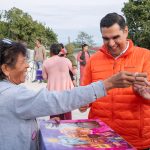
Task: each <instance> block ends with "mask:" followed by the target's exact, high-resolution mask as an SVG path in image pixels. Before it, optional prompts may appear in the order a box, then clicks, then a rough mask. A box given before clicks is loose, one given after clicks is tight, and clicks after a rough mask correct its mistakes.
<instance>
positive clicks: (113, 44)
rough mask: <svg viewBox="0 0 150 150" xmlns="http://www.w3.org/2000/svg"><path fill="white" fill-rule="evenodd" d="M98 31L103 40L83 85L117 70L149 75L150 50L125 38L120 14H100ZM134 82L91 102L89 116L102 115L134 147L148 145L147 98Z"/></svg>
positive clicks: (149, 117)
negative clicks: (103, 15) (127, 86)
mask: <svg viewBox="0 0 150 150" xmlns="http://www.w3.org/2000/svg"><path fill="white" fill-rule="evenodd" d="M100 31H101V34H102V38H103V43H104V44H103V46H102V47H101V48H100V49H99V51H98V52H96V53H95V54H94V55H92V57H91V58H90V60H89V62H88V63H87V65H86V68H85V72H84V78H83V84H82V85H88V84H90V83H92V82H95V81H98V80H105V79H107V78H108V77H109V76H111V75H114V74H116V73H117V72H120V71H129V72H135V73H136V72H137V73H142V72H145V73H147V80H149V79H150V51H149V50H147V49H144V48H141V47H137V46H134V44H133V42H132V40H130V39H127V37H128V27H127V25H126V22H125V19H124V18H123V17H122V16H121V15H119V14H117V13H109V14H107V15H106V16H105V17H103V18H102V20H101V22H100ZM135 85H136V84H133V85H132V87H129V88H124V89H113V90H111V91H109V92H108V95H107V96H106V97H105V98H99V99H97V100H96V101H95V102H93V103H91V105H90V112H89V119H101V120H102V121H104V122H105V123H106V124H107V125H108V126H110V127H111V128H112V129H113V130H115V131H116V132H117V133H118V134H119V135H121V136H122V137H123V138H124V139H125V140H126V141H127V142H129V143H130V144H131V145H133V146H134V147H135V148H137V149H149V148H150V100H146V99H145V96H146V95H144V92H143V93H142V92H140V91H142V89H141V90H140V89H138V88H137V86H135ZM144 88H145V87H144ZM86 109H87V106H85V107H82V108H81V109H80V110H81V111H85V110H86Z"/></svg>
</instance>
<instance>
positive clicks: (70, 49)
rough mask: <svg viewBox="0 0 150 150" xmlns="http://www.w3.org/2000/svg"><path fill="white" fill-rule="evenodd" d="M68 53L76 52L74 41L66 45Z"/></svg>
mask: <svg viewBox="0 0 150 150" xmlns="http://www.w3.org/2000/svg"><path fill="white" fill-rule="evenodd" d="M65 48H66V50H67V53H68V54H72V53H73V52H74V49H75V46H74V44H72V43H69V44H67V45H65Z"/></svg>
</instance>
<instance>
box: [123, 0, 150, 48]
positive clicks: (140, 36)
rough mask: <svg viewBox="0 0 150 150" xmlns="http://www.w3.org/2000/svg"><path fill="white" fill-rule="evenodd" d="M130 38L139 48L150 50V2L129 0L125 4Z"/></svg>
mask: <svg viewBox="0 0 150 150" xmlns="http://www.w3.org/2000/svg"><path fill="white" fill-rule="evenodd" d="M122 12H123V13H124V14H125V17H126V19H127V23H128V27H129V38H131V39H132V40H133V41H134V43H135V44H136V45H138V46H141V47H145V48H148V49H150V27H149V26H150V0H129V2H127V3H125V4H124V8H123V9H122Z"/></svg>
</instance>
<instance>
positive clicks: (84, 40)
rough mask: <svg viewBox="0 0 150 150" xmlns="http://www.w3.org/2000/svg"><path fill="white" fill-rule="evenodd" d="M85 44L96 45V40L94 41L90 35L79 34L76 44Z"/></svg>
mask: <svg viewBox="0 0 150 150" xmlns="http://www.w3.org/2000/svg"><path fill="white" fill-rule="evenodd" d="M83 43H86V44H88V45H89V46H93V45H95V43H94V40H93V36H91V35H88V34H87V33H85V32H79V34H78V36H77V39H76V44H77V45H81V44H83Z"/></svg>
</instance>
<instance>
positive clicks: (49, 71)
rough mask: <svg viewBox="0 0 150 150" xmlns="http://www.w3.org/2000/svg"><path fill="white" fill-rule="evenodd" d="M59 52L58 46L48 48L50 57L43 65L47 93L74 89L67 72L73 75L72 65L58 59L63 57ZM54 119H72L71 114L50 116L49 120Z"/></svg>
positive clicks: (64, 58) (59, 46)
mask: <svg viewBox="0 0 150 150" xmlns="http://www.w3.org/2000/svg"><path fill="white" fill-rule="evenodd" d="M61 50H62V48H61V45H60V44H52V45H51V47H50V56H51V57H50V58H48V59H47V60H45V61H44V63H43V71H42V72H43V78H44V79H45V80H47V88H48V90H49V91H54V90H55V91H64V90H70V89H72V88H73V87H74V86H73V83H72V81H71V78H70V75H69V71H71V72H72V73H73V74H74V72H73V70H72V64H71V62H70V60H69V59H67V58H66V57H60V55H64V53H62V52H61ZM58 55H59V56H58ZM54 117H55V118H56V117H57V118H58V119H59V118H60V119H61V120H70V119H72V117H71V112H67V113H64V114H59V115H54V116H50V118H54Z"/></svg>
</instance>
